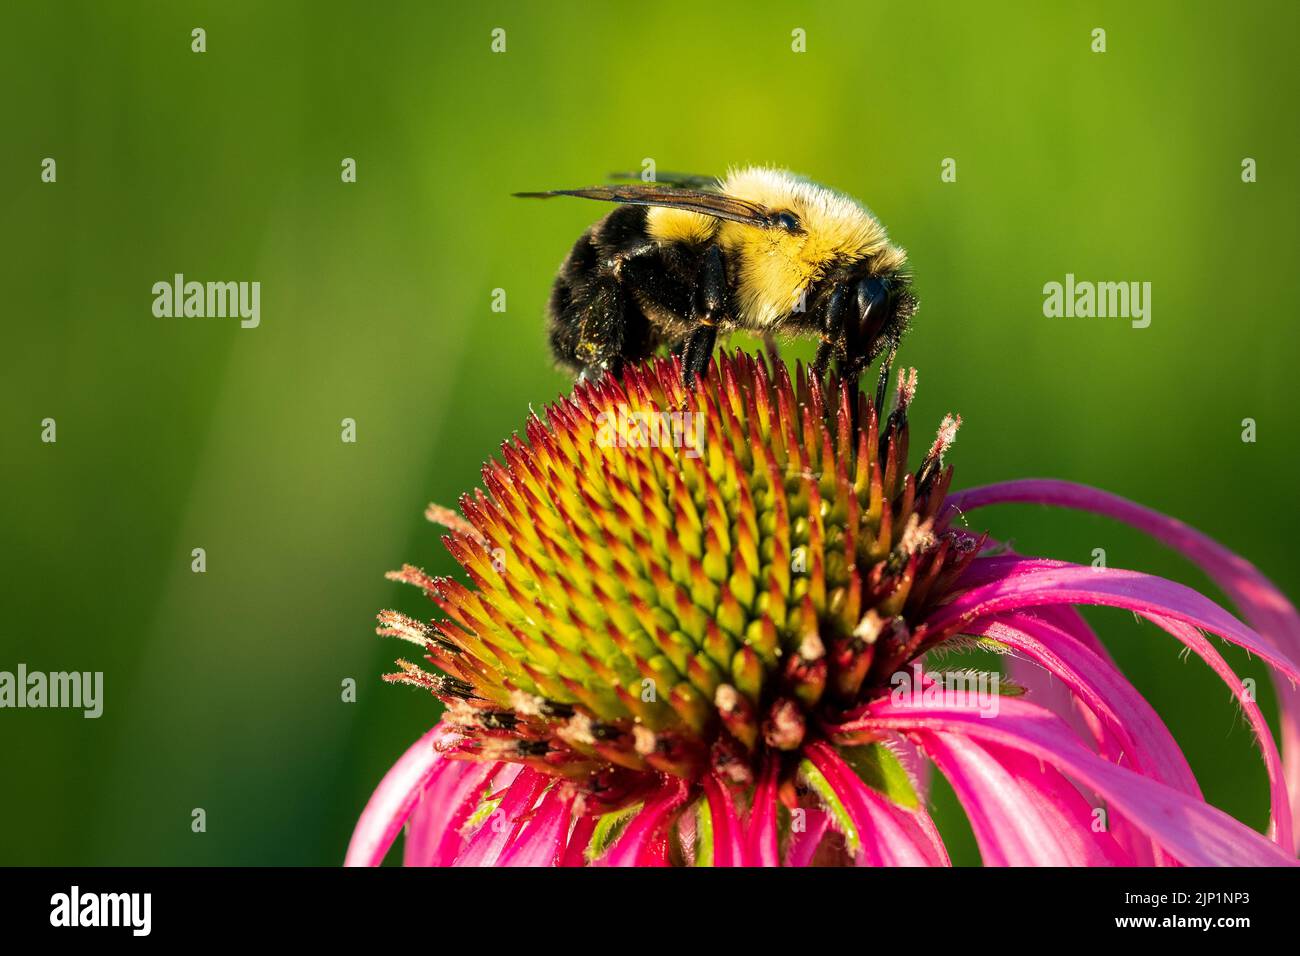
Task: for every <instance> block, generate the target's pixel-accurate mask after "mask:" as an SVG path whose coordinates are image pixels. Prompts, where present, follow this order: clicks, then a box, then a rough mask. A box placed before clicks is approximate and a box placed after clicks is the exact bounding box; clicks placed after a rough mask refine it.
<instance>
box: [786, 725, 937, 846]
mask: <svg viewBox="0 0 1300 956" xmlns="http://www.w3.org/2000/svg"><path fill="white" fill-rule="evenodd" d="M806 752H807V754H808V759H809V760H811V761H812V763H813V766H815V767H816V768H817V769H818V770H819V771H820V772H821V774H822V776H823V777H825V778H826V782H827V783H829V784H830V786H831V788H832V789H833V790H834V791H835V793H836V795H837V796H838V797H839V799H840V802H841V803H842V804H843V805H844V809H845V811H846V812H847V813H848V814H849V817H850V818H851V819H852V820H853V825H854V826H855V827H857V830H858V837H859V841H860V843H861V849H860V851H859V854H860V857H861V858H862V862H863V863H864V864H865V865H867V866H950V865H951V864H950V862H949V860H948V851H947V850H946V849H945V848H944V845H943V842H942V841H941V840H940V839H939V832H938V830H937V829H936V828H935V827H934V824H933V822H931V821H930V819H929V814H927V813H926V812H925V810H924V809H922V808H920V807H918V808H917V809H915V810H908V809H906V808H904V807H900V806H899V805H897V804H896V803H894V802H893V801H892V800H889V799H888V798H886V797H884V796H883V795H882V794H879V793H877V792H876V791H875V790H873V789H872V788H871V787H870V786H868V785H867V784H866V783H865V782H864V781H863V780H862V778H861V777H859V776H858V775H857V774H856V773H854V771H853V768H852V767H850V766H849V765H848V764H847V763H845V762H844V760H843V758H841V757H840V755H839V754H837V753H836V752H835V748H833V747H831V746H829V745H828V744H826V743H825V742H824V741H817V742H815V743H813V744H810V745H809V746H808V747H807V748H806Z"/></svg>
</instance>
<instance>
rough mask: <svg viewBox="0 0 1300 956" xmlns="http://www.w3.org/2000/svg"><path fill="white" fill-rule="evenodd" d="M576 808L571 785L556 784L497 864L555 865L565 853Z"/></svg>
mask: <svg viewBox="0 0 1300 956" xmlns="http://www.w3.org/2000/svg"><path fill="white" fill-rule="evenodd" d="M572 807H573V794H572V791H570V790H569V789H568V788H567V787H562V786H559V785H555V786H552V787H551V789H550V790H548V791H547V792H546V796H545V797H543V798H542V802H541V803H540V804H539V805H538V807H537V812H536V813H534V814H533V817H532V819H531V820H529V821H528V823H527V825H526V826H525V827H524V829H523V832H522V833H520V834H519V835H518V836H517V837H516V838H515V841H514V842H513V843H511V844H510V846H509V848H508V849H507V850H506V851H505V852H504V853H503V854H501V859H500V860H499V861H498V862H497V865H498V866H555V865H556V863H558V862H559V860H560V857H561V856H562V855H563V853H564V845H565V838H566V837H567V836H568V834H569V826H570V824H571V823H572V822H573V816H572V814H571V813H570V811H571V809H572Z"/></svg>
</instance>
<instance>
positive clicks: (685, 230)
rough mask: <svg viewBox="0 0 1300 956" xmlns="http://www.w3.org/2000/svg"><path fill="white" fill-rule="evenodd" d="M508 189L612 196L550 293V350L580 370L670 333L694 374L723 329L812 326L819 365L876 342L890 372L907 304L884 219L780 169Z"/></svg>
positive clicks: (906, 278) (853, 366) (819, 368)
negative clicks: (716, 176)
mask: <svg viewBox="0 0 1300 956" xmlns="http://www.w3.org/2000/svg"><path fill="white" fill-rule="evenodd" d="M612 178H615V179H619V178H623V179H631V178H632V177H631V176H630V175H627V176H621V177H620V176H615V177H612ZM515 195H517V196H522V197H526V198H550V197H553V196H576V197H580V198H583V199H596V200H601V201H604V202H612V203H617V204H618V206H619V208H617V209H615V210H613V211H612V212H610V213H609V215H607V216H605V217H604V218H603V219H601V220H600V221H599V222H597V223H596V224H595V225H593V226H591V228H589V229H588V230H587V231H586V232H584V233H583V234H582V236H581V237H580V238H579V239H578V241H577V242H576V243H574V246H573V248H572V250H571V251H570V252H569V254H568V257H567V258H566V259H565V260H564V264H563V265H562V266H561V267H560V272H559V275H558V276H557V277H556V280H555V286H554V288H553V289H552V291H551V296H550V301H549V304H548V313H549V337H550V345H551V350H552V352H553V353H554V355H555V358H556V361H557V362H558V363H559V364H560V365H562V366H563V367H565V368H567V369H569V370H571V371H573V372H575V373H577V374H579V375H580V376H598V375H601V374H604V373H607V372H608V373H612V374H614V375H620V374H621V372H622V368H623V366H624V364H625V363H627V362H636V361H640V360H642V359H645V358H647V357H649V356H650V355H652V354H653V353H654V352H655V351H656V350H657V349H659V348H661V347H667V348H669V349H671V350H673V351H674V352H676V353H677V354H679V355H680V356H681V357H682V372H683V376H684V378H685V380H686V382H687V384H690V383H692V382H693V381H694V379H695V378H696V377H697V376H699V375H702V374H703V373H704V371H705V370H706V369H707V368H708V365H709V359H710V357H711V355H712V353H713V347H714V343H715V341H716V340H717V337H718V334H719V333H722V334H726V333H729V332H731V331H734V330H737V329H740V330H744V331H746V332H752V333H754V334H757V335H761V336H763V337H764V339H765V340H766V341H767V342H768V343H769V344H770V343H771V342H772V340H773V338H774V337H775V336H776V335H789V334H795V335H815V336H817V337H818V338H819V339H820V345H819V346H818V348H817V355H816V358H815V359H814V363H813V369H814V371H815V372H816V373H817V374H818V375H823V374H825V372H826V370H827V367H828V365H829V363H830V361H831V360H832V359H835V360H836V362H837V364H838V367H839V371H840V374H841V376H842V377H843V378H845V379H848V380H856V379H857V377H858V375H859V374H860V373H861V372H862V371H863V370H864V369H865V368H866V367H867V366H869V365H870V364H871V362H872V361H873V360H874V359H875V358H876V357H877V356H878V355H882V354H883V355H884V356H885V358H884V361H883V362H882V368H881V371H882V373H884V374H887V373H888V367H889V365H890V364H891V363H892V361H893V355H894V351H895V350H896V349H897V347H898V341H899V338H900V337H901V336H902V335H903V332H904V331H905V330H906V328H907V325H908V321H909V320H910V318H911V317H912V314H913V313H914V312H915V311H916V299H915V297H914V296H913V295H912V292H911V284H912V280H911V276H910V274H909V273H908V272H907V271H906V266H907V256H906V254H905V253H904V251H903V250H902V249H900V248H899V247H898V246H895V245H893V244H892V243H890V242H889V239H888V237H887V236H886V234H885V229H884V227H883V226H882V225H881V224H880V221H879V220H877V219H876V217H875V216H874V215H872V213H871V212H870V211H869V210H868V209H867V208H866V207H865V206H863V205H862V204H861V203H858V202H856V201H855V200H853V199H851V198H849V197H848V196H845V195H842V194H840V193H837V192H834V191H832V190H830V189H827V188H826V187H824V186H820V185H818V184H817V183H814V182H811V181H809V180H807V179H804V178H801V177H799V176H796V175H794V174H793V173H790V172H787V171H786V170H783V169H774V168H769V167H761V166H751V167H746V168H741V169H734V170H732V171H731V172H729V173H728V174H727V175H726V176H725V177H722V178H721V179H712V178H710V177H705V176H682V175H672V176H667V177H663V178H662V179H660V181H658V182H654V183H641V182H633V183H626V184H622V183H620V184H614V185H605V186H592V187H588V188H584V189H556V190H551V191H548V192H529V193H516V194H515Z"/></svg>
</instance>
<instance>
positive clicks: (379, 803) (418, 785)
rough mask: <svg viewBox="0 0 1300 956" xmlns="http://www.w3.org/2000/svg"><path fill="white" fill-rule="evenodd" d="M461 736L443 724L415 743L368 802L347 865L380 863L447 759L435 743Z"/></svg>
mask: <svg viewBox="0 0 1300 956" xmlns="http://www.w3.org/2000/svg"><path fill="white" fill-rule="evenodd" d="M455 739H457V735H454V734H452V733H450V732H449V731H448V730H447V729H446V728H445V727H443V726H442V725H441V724H439V725H437V726H435V727H434V728H433V729H432V730H430V731H429V732H428V733H426V734H425V735H424V736H423V737H421V738H420V739H419V740H417V741H416V742H415V743H413V744H411V746H410V747H409V748H407V751H406V753H404V754H402V756H401V757H399V758H398V759H397V763H395V764H393V766H392V768H391V769H389V771H388V773H386V774H384V779H383V780H381V781H380V782H379V786H378V787H376V788H375V792H374V793H373V794H371V796H370V800H369V801H368V802H367V803H366V808H365V810H363V811H362V813H361V818H360V819H359V820H357V825H356V829H354V830H353V831H352V839H351V841H349V843H348V852H347V855H346V856H345V857H344V860H343V865H344V866H379V864H381V863H382V862H383V861H384V856H385V854H387V853H388V848H389V847H390V846H392V845H393V841H394V840H395V839H397V834H398V833H400V832H401V830H402V826H403V824H405V823H406V819H407V817H409V816H410V815H411V811H412V810H413V809H414V808H415V805H416V802H417V801H418V800H419V798H420V793H421V791H423V789H424V788H425V786H427V785H428V783H429V781H430V779H431V778H432V777H433V776H434V775H435V774H436V773H438V772H439V771H440V770H441V769H442V768H443V767H444V766H445V765H446V764H450V763H452V762H453V761H449V760H447V759H446V758H445V757H443V755H442V754H441V753H439V752H438V750H436V749H435V746H434V745H435V744H450V743H451V742H453V741H454V740H455Z"/></svg>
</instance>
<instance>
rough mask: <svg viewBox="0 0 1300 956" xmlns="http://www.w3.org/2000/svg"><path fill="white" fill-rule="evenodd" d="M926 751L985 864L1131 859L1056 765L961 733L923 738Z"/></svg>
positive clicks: (1094, 863)
mask: <svg viewBox="0 0 1300 956" xmlns="http://www.w3.org/2000/svg"><path fill="white" fill-rule="evenodd" d="M921 746H922V747H923V748H924V749H925V752H926V753H927V754H929V755H930V758H931V759H932V760H933V761H934V762H935V765H936V766H937V767H938V768H939V771H940V772H941V773H942V774H943V775H944V776H945V777H947V778H948V782H949V783H951V784H952V787H953V791H954V792H955V793H956V794H957V799H958V800H960V801H961V804H962V806H963V807H964V808H965V810H966V816H967V817H968V818H969V819H970V823H971V829H972V830H973V831H974V834H975V840H976V842H977V843H978V844H979V847H980V855H981V856H982V857H983V859H984V865H985V866H1120V865H1124V864H1126V863H1129V862H1130V861H1129V860H1128V858H1127V857H1126V856H1125V855H1124V853H1123V852H1122V851H1121V850H1120V848H1119V846H1118V845H1116V843H1115V840H1114V838H1112V837H1111V835H1110V834H1109V833H1107V832H1105V830H1104V829H1102V830H1101V831H1100V832H1098V831H1097V830H1096V829H1095V827H1094V817H1093V808H1092V807H1090V806H1089V805H1088V802H1087V801H1086V800H1084V798H1083V795H1082V794H1081V793H1080V792H1079V791H1078V790H1077V789H1076V788H1075V786H1074V785H1073V784H1072V783H1070V782H1069V781H1068V780H1066V779H1065V778H1064V777H1063V776H1061V774H1060V772H1059V771H1057V770H1056V769H1054V768H1053V767H1051V766H1047V765H1044V764H1043V763H1042V762H1041V761H1039V760H1038V759H1037V758H1035V757H1028V756H1026V755H1025V754H1022V753H1018V752H1017V751H1014V750H1009V749H1007V748H1004V747H998V746H996V745H989V744H980V743H976V742H975V741H974V740H971V739H970V738H968V737H965V736H962V735H959V734H924V735H922V736H921Z"/></svg>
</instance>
